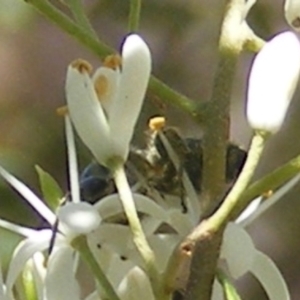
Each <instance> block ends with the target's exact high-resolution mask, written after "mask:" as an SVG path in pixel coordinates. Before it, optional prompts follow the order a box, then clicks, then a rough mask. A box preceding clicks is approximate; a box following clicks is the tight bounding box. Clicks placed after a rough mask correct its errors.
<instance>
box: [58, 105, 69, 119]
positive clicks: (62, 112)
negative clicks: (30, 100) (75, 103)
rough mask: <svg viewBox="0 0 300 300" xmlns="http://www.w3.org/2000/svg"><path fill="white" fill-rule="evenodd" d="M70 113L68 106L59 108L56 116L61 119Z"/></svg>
mask: <svg viewBox="0 0 300 300" xmlns="http://www.w3.org/2000/svg"><path fill="white" fill-rule="evenodd" d="M68 113H69V111H68V107H67V106H66V105H64V106H61V107H58V108H57V109H56V114H57V115H58V116H60V117H64V116H65V115H67V114H68Z"/></svg>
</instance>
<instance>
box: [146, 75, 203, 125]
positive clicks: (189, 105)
mask: <svg viewBox="0 0 300 300" xmlns="http://www.w3.org/2000/svg"><path fill="white" fill-rule="evenodd" d="M148 93H149V94H150V95H151V96H152V95H153V96H154V97H156V98H158V100H161V101H163V102H165V103H167V104H170V105H175V106H176V107H178V108H179V109H181V110H182V111H184V112H186V113H188V114H190V115H191V116H193V117H194V118H196V119H197V120H200V122H201V120H202V118H203V114H202V108H203V109H204V107H205V106H206V104H205V103H204V102H201V101H199V102H200V103H199V102H198V103H197V102H196V101H193V100H191V99H189V98H188V97H186V96H184V95H183V94H180V93H178V92H176V91H175V90H174V89H172V88H170V87H169V86H167V85H166V84H165V83H163V82H162V81H160V80H159V79H157V78H156V77H154V76H151V79H150V82H149V92H148ZM201 105H202V106H201ZM200 106H201V107H200Z"/></svg>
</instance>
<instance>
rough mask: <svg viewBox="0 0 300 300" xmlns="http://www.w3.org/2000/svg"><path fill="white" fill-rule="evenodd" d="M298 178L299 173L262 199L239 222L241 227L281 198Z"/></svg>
mask: <svg viewBox="0 0 300 300" xmlns="http://www.w3.org/2000/svg"><path fill="white" fill-rule="evenodd" d="M299 180H300V174H299V175H296V176H295V177H294V178H292V179H291V180H289V181H288V182H287V183H285V184H284V185H283V186H282V187H280V188H279V189H278V190H277V191H276V192H275V193H274V194H273V195H272V196H271V197H270V198H268V199H266V200H264V201H263V202H262V204H261V205H260V206H259V208H258V209H257V210H256V211H255V212H254V213H253V214H252V215H251V216H249V217H248V218H247V219H245V220H244V221H243V222H242V223H241V224H242V225H243V227H245V226H247V225H249V224H250V223H252V222H253V221H254V220H255V219H256V218H258V217H259V216H260V215H262V214H263V213H264V212H265V211H266V210H267V209H269V208H270V207H271V206H272V205H274V204H275V203H276V202H277V201H279V200H280V199H283V196H284V195H285V194H286V193H287V192H289V191H290V190H291V189H292V188H293V187H294V186H295V185H296V184H297V183H298V182H299Z"/></svg>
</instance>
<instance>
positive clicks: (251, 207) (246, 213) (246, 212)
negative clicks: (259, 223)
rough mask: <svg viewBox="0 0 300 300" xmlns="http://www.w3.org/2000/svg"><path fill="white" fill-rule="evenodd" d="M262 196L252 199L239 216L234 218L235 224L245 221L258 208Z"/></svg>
mask: <svg viewBox="0 0 300 300" xmlns="http://www.w3.org/2000/svg"><path fill="white" fill-rule="evenodd" d="M261 200H262V197H258V198H256V199H254V200H253V201H252V202H251V203H250V204H249V205H248V206H247V207H246V208H245V209H244V210H243V211H242V213H241V214H240V215H239V217H238V218H237V219H236V220H235V223H237V224H241V223H242V224H244V223H243V222H244V221H246V220H247V219H248V218H249V217H251V216H252V215H253V214H254V213H255V212H256V211H257V209H258V208H259V205H260V204H261Z"/></svg>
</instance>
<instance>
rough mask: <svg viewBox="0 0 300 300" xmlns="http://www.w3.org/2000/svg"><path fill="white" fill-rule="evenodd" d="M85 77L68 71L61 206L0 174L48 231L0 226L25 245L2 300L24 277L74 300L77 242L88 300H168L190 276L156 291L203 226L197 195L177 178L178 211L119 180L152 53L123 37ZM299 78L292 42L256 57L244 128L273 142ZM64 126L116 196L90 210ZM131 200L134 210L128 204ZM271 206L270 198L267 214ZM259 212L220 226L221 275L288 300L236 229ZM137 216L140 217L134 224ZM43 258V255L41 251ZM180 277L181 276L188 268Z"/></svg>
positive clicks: (41, 289) (173, 156) (298, 51)
mask: <svg viewBox="0 0 300 300" xmlns="http://www.w3.org/2000/svg"><path fill="white" fill-rule="evenodd" d="M291 2H292V1H290V2H287V3H291ZM288 5H291V4H287V6H288ZM90 72H91V67H90V65H89V64H88V63H87V62H85V61H83V60H77V61H75V62H73V63H72V64H71V65H70V66H69V68H68V71H67V79H66V98H67V106H68V113H67V115H66V116H65V120H66V136H67V146H68V157H69V174H70V187H71V192H70V194H71V196H70V197H68V198H70V199H69V201H67V202H66V203H65V204H64V205H62V206H59V207H56V208H57V211H56V212H55V213H54V212H53V211H52V210H51V209H50V208H49V207H48V206H47V205H45V204H44V202H43V201H42V200H41V199H39V198H38V197H37V196H36V195H35V194H34V193H33V192H32V191H31V190H30V189H29V188H28V187H26V186H25V185H24V184H23V183H22V182H20V181H19V180H18V179H16V178H15V177H14V176H13V175H11V174H10V173H8V172H7V171H6V170H5V169H4V168H2V167H0V175H1V176H2V177H3V178H4V179H5V180H6V181H7V182H8V183H9V184H10V185H11V186H13V187H14V188H15V189H16V190H17V191H18V192H19V193H20V194H21V195H22V196H23V197H24V198H25V199H26V200H27V202H28V203H29V204H30V205H31V206H32V207H33V208H34V209H35V210H36V211H37V212H38V213H39V214H40V215H41V217H42V218H44V219H45V221H46V222H47V223H48V224H49V226H50V227H52V228H56V230H52V229H41V230H33V229H29V228H25V227H21V226H18V225H15V224H11V223H9V222H7V221H4V220H0V226H2V227H5V228H7V229H9V230H12V231H14V232H16V233H18V234H20V235H22V236H24V237H25V238H24V240H23V241H22V242H21V243H20V244H19V245H18V247H17V248H16V249H15V251H14V254H13V257H12V260H11V262H10V266H9V270H8V274H7V276H6V279H5V280H3V278H2V276H0V300H2V299H3V300H4V299H5V300H13V299H15V294H14V289H17V291H18V288H19V287H17V285H16V281H17V278H18V276H19V275H20V273H21V272H23V271H24V270H27V269H28V270H29V272H30V274H32V278H31V279H30V280H25V283H24V285H25V288H26V286H29V285H30V284H34V286H35V292H34V297H36V298H37V299H47V300H56V299H60V300H64V299H66V300H67V299H75V300H76V299H78V300H79V299H82V297H81V291H80V284H79V282H78V280H77V279H76V272H77V267H78V257H77V255H78V252H77V248H76V246H74V245H75V242H76V241H77V239H78V238H80V237H84V239H85V240H86V241H87V245H88V251H89V250H90V251H91V252H92V254H93V255H94V259H95V260H96V264H97V266H98V269H97V271H95V273H94V274H93V275H94V276H95V278H97V283H96V284H95V289H94V290H93V291H91V292H90V294H89V295H88V296H87V297H86V298H85V299H87V300H92V299H108V298H109V299H114V300H117V299H122V300H127V299H128V300H129V299H141V298H143V299H145V300H148V299H149V300H154V299H158V298H160V299H171V298H172V292H174V291H175V290H184V288H185V283H186V280H187V276H188V272H187V273H185V274H179V273H178V274H177V273H176V274H172V276H173V277H175V279H174V280H173V282H172V284H173V286H171V289H170V291H167V292H166V290H167V289H166V287H164V286H163V287H162V286H161V285H162V284H161V283H162V282H166V281H167V279H168V278H169V276H170V274H168V270H169V268H170V266H171V267H172V259H173V253H174V250H175V249H176V247H177V246H178V245H179V244H180V243H181V242H182V240H183V239H184V238H185V237H186V236H187V235H188V234H189V233H190V232H191V231H192V230H193V229H194V228H195V227H196V226H197V225H198V223H199V220H201V218H202V215H201V208H200V204H199V201H198V195H197V191H196V190H195V188H194V186H193V184H192V183H191V181H190V179H189V176H188V175H187V174H186V170H182V185H183V190H184V194H183V195H181V196H180V197H184V201H185V205H186V211H183V210H182V207H181V206H180V205H178V203H179V202H180V201H181V199H177V200H178V201H174V199H173V198H174V195H172V196H171V195H163V197H162V195H161V194H160V193H158V192H157V191H151V196H152V197H151V198H150V197H148V196H146V195H144V194H141V193H132V191H131V189H130V188H129V186H128V184H127V181H126V180H127V179H126V176H125V175H124V174H123V173H122V172H121V173H120V174H119V173H118V172H119V170H122V168H123V167H124V163H125V161H126V160H127V157H128V154H129V144H130V141H131V139H132V135H133V132H134V128H135V124H136V121H137V118H138V116H139V113H140V110H141V107H142V103H143V99H144V96H145V92H146V88H147V84H148V80H149V76H150V72H151V56H150V50H149V48H148V46H147V44H146V43H145V42H144V41H143V39H142V38H141V37H140V36H138V35H136V34H132V35H129V36H128V37H127V38H126V39H125V42H124V44H123V49H122V56H121V57H120V56H116V55H114V56H110V57H109V58H107V59H106V60H105V62H104V64H103V66H102V67H101V68H99V69H98V70H96V72H95V73H94V75H93V76H92V77H90ZM299 72H300V43H299V40H298V37H297V36H296V35H295V34H294V33H292V32H284V33H281V34H279V35H277V36H275V37H274V38H273V39H272V40H271V41H269V42H267V43H266V45H265V46H264V47H263V49H262V50H261V51H260V52H259V53H258V55H257V56H256V58H255V60H254V62H253V66H252V69H251V72H250V76H249V86H248V103H247V117H248V121H249V124H250V125H251V127H252V128H253V129H254V130H255V132H259V133H261V132H264V133H268V134H269V133H271V134H274V133H276V132H277V131H278V130H279V129H280V127H281V126H282V123H283V120H284V118H285V115H286V111H287V109H288V106H289V103H290V101H291V98H292V96H293V93H294V90H295V88H296V83H297V80H298V77H299ZM71 122H72V124H73V126H74V127H75V129H76V132H77V134H78V135H79V137H80V138H81V140H82V141H83V142H84V144H85V145H86V146H87V147H88V149H89V150H90V151H91V153H92V154H93V156H94V157H95V159H96V160H97V161H98V162H99V163H100V164H101V165H103V166H105V167H107V168H108V169H109V170H110V171H111V172H112V173H113V176H114V179H115V183H116V186H117V190H118V193H113V194H110V195H106V196H105V197H103V198H101V199H98V201H96V202H95V203H94V204H89V203H86V202H82V201H81V199H80V186H79V180H78V171H77V169H78V168H77V160H76V150H75V143H74V137H73V131H72V124H71ZM153 130H157V132H156V134H157V135H159V136H160V140H161V141H162V144H163V147H164V149H165V150H166V153H167V155H168V157H170V160H171V161H172V163H173V165H174V167H175V169H178V170H180V167H181V166H180V159H179V157H178V155H177V153H176V149H173V147H172V145H171V144H170V143H169V141H168V139H167V138H166V136H165V135H164V134H163V132H162V131H160V130H159V129H155V128H154V129H153ZM118 174H119V175H118ZM123 175H124V176H123ZM124 177H125V180H124ZM285 190H286V187H285ZM275 195H276V194H275ZM131 198H132V199H133V200H134V201H130V199H131ZM277 199H278V197H277V198H276V197H275V196H273V197H271V198H270V199H269V200H268V204H267V205H268V206H270V205H271V204H272V203H273V202H275V201H276V200H277ZM260 204H261V199H256V200H255V201H253V202H252V203H251V204H250V206H249V207H248V208H247V209H246V211H245V212H244V213H243V214H242V215H241V216H240V218H239V219H238V220H236V222H235V223H233V222H231V223H229V224H228V226H227V228H226V230H225V233H224V240H223V243H222V247H221V254H220V259H219V268H220V269H221V270H222V272H224V273H225V274H227V275H228V277H232V278H233V279H237V278H239V277H241V276H242V275H244V274H245V273H247V272H251V273H252V274H253V275H254V276H255V277H256V278H257V279H258V280H259V282H260V283H261V284H262V286H263V287H264V289H265V292H266V293H267V295H268V296H269V298H270V299H272V300H284V299H289V294H288V291H287V287H286V284H285V282H284V280H283V278H282V276H281V274H280V272H279V270H278V269H277V267H276V266H275V264H274V263H273V262H272V261H271V260H270V258H268V257H267V256H266V255H265V254H263V253H261V252H260V251H259V250H257V249H256V248H255V246H254V244H253V242H252V240H251V238H250V236H249V235H248V234H247V232H246V231H245V229H244V226H245V222H246V221H245V220H247V219H248V220H249V216H250V215H251V217H252V218H253V216H254V215H256V214H258V213H259V211H260V210H262V209H264V207H265V206H266V205H265V204H262V205H260ZM124 212H125V214H126V218H125V222H124ZM136 216H139V218H138V221H137V220H136ZM128 223H129V224H128ZM49 248H50V249H51V251H47V250H48V249H49ZM148 250H150V251H148ZM188 263H189V262H188V261H185V262H184V263H183V264H187V265H188ZM181 267H182V268H183V269H184V268H185V269H187V268H188V267H187V266H186V265H183V266H181ZM92 269H93V270H94V268H93V267H92ZM180 270H182V269H180ZM99 272H100V275H99ZM101 272H102V273H101ZM178 272H179V271H178ZM155 275H157V278H154V277H155ZM157 281H159V284H158V283H157ZM168 288H169V287H168ZM19 292H20V291H19ZM21 293H22V291H21ZM222 298H223V296H222V287H221V285H220V284H219V282H218V281H217V279H216V280H215V282H214V288H213V299H222Z"/></svg>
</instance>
